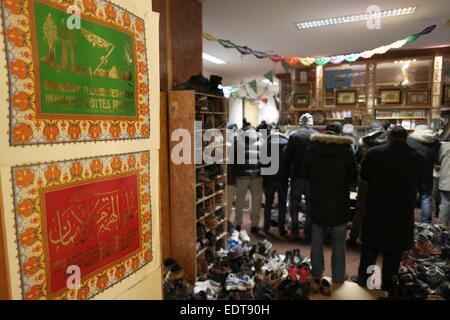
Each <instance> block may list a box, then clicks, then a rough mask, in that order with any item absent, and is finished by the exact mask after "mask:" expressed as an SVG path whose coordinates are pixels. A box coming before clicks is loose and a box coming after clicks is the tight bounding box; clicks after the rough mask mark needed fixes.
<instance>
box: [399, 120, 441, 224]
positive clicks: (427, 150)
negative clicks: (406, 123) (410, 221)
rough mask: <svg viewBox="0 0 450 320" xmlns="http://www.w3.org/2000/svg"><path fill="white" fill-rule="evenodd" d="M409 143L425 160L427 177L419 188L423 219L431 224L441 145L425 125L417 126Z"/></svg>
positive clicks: (409, 138)
mask: <svg viewBox="0 0 450 320" xmlns="http://www.w3.org/2000/svg"><path fill="white" fill-rule="evenodd" d="M407 143H408V145H409V146H410V147H411V148H413V149H414V150H416V151H417V152H418V153H420V154H421V155H422V156H423V157H424V158H425V176H424V177H423V180H422V183H421V184H420V188H419V196H420V202H421V215H422V217H421V219H422V222H423V223H431V218H432V207H433V204H432V195H431V194H432V191H433V169H434V166H435V164H436V163H437V162H438V157H439V147H440V143H439V140H438V139H437V138H436V135H435V134H434V133H433V130H431V128H430V127H428V126H427V125H425V124H423V125H417V126H416V128H415V129H414V132H413V133H411V135H410V136H409V137H408V140H407Z"/></svg>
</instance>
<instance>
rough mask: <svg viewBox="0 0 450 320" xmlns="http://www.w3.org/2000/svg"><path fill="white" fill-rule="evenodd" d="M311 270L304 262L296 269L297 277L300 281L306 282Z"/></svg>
mask: <svg viewBox="0 0 450 320" xmlns="http://www.w3.org/2000/svg"><path fill="white" fill-rule="evenodd" d="M310 275H311V270H310V268H309V266H308V265H307V264H304V265H302V266H301V267H300V269H298V278H299V281H300V283H308V282H309V277H310Z"/></svg>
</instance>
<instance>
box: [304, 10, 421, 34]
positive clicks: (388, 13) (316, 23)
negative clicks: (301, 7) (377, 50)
mask: <svg viewBox="0 0 450 320" xmlns="http://www.w3.org/2000/svg"><path fill="white" fill-rule="evenodd" d="M416 8H417V7H407V8H399V9H389V10H383V11H380V12H375V13H367V12H366V13H359V14H353V15H350V16H341V17H333V18H326V19H320V20H311V21H301V22H297V23H296V25H297V28H299V29H311V28H318V27H325V26H331V25H335V24H343V23H350V22H358V21H364V20H369V19H372V18H373V17H374V16H375V17H380V18H387V17H397V16H404V15H409V14H413V13H415V12H416Z"/></svg>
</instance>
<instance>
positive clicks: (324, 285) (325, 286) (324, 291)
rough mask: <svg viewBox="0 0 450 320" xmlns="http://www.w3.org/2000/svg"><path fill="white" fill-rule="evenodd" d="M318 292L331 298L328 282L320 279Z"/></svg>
mask: <svg viewBox="0 0 450 320" xmlns="http://www.w3.org/2000/svg"><path fill="white" fill-rule="evenodd" d="M320 292H322V294H323V295H324V296H327V297H329V296H331V284H330V282H328V280H327V279H322V281H321V286H320Z"/></svg>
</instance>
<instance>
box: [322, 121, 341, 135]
mask: <svg viewBox="0 0 450 320" xmlns="http://www.w3.org/2000/svg"><path fill="white" fill-rule="evenodd" d="M325 133H326V134H335V135H340V134H341V133H342V124H341V123H340V122H331V123H329V124H328V125H327V128H326V129H325Z"/></svg>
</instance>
